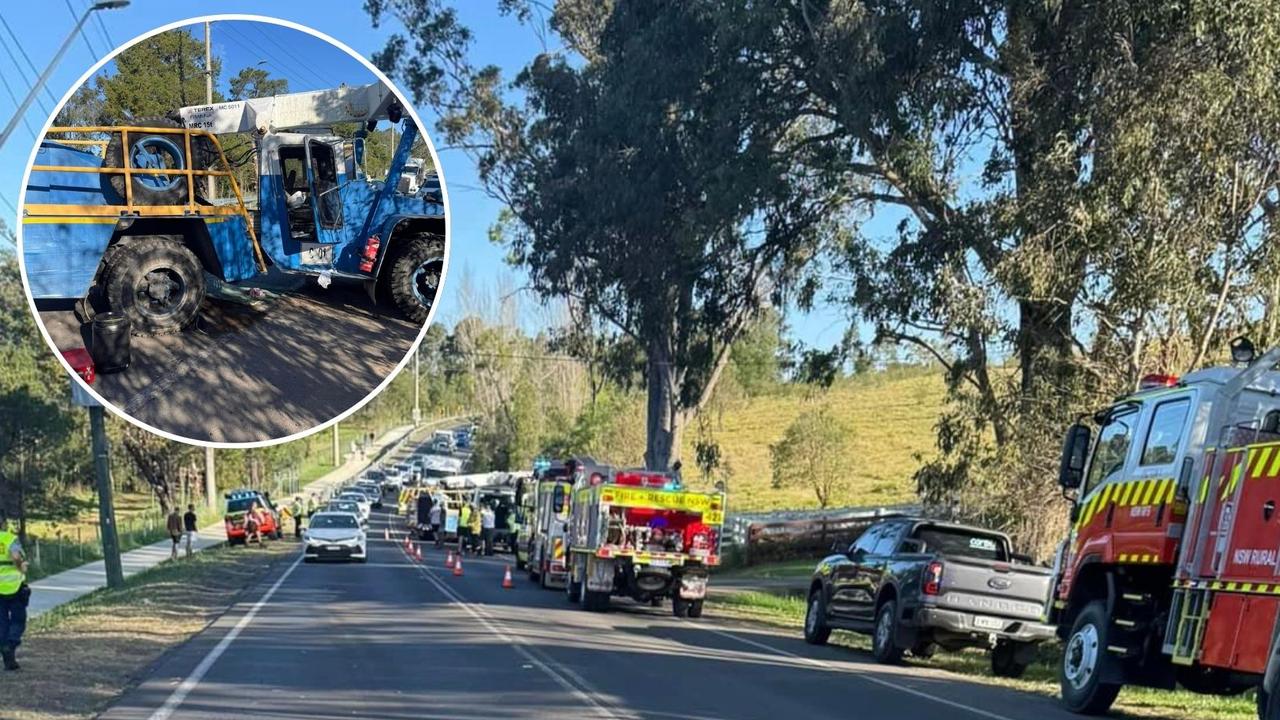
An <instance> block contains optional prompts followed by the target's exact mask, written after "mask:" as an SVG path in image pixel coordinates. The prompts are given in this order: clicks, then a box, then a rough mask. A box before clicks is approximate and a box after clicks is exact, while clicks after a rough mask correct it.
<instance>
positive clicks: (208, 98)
mask: <svg viewBox="0 0 1280 720" xmlns="http://www.w3.org/2000/svg"><path fill="white" fill-rule="evenodd" d="M212 31H213V23H211V22H209V21H208V20H205V21H204V103H205V104H206V105H212V104H213V42H212V40H211V33H212ZM205 169H206V170H212V169H213V168H205ZM205 183H206V184H207V186H208V189H207V190H206V192H205V197H206V198H208V199H210V200H212V199H213V198H214V196H215V195H217V194H218V179H217V178H216V177H214V176H212V175H210V176H208V177H206V178H205ZM211 462H212V461H211Z"/></svg>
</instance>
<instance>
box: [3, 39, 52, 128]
mask: <svg viewBox="0 0 1280 720" xmlns="http://www.w3.org/2000/svg"><path fill="white" fill-rule="evenodd" d="M0 45H3V46H4V52H5V54H6V55H8V56H9V60H11V61H12V62H13V66H14V67H15V68H17V70H18V76H19V77H21V78H22V82H23V84H24V85H26V89H27V92H30V91H31V79H30V78H28V77H27V74H26V73H25V72H23V71H22V66H21V65H19V64H18V58H17V56H16V55H14V54H13V49H12V48H11V47H9V43H0ZM36 102H37V103H38V104H39V106H40V110H41V112H43V113H44V114H45V115H48V114H49V108H48V107H46V106H45V104H44V101H43V100H41V99H40V98H39V97H36Z"/></svg>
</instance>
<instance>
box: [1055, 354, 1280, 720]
mask: <svg viewBox="0 0 1280 720" xmlns="http://www.w3.org/2000/svg"><path fill="white" fill-rule="evenodd" d="M1231 351H1232V359H1233V361H1234V362H1235V365H1234V366H1233V367H1217V368H1210V369H1205V370H1199V371H1196V372H1192V373H1190V374H1188V375H1186V376H1185V377H1182V378H1175V377H1170V376H1150V377H1148V378H1147V379H1145V380H1144V382H1143V384H1142V389H1140V390H1139V391H1138V392H1135V393H1133V394H1132V395H1128V396H1125V397H1121V398H1119V399H1118V400H1117V401H1116V402H1115V403H1114V404H1113V405H1112V406H1110V407H1108V408H1106V409H1105V410H1103V411H1101V412H1099V413H1098V414H1097V415H1096V416H1095V418H1094V420H1095V422H1096V423H1097V425H1098V426H1099V430H1098V437H1097V439H1096V441H1095V440H1093V439H1092V438H1091V435H1092V432H1091V430H1090V429H1089V427H1088V426H1086V425H1084V424H1082V423H1077V424H1076V425H1074V426H1072V427H1071V429H1070V430H1069V431H1068V433H1067V437H1066V440H1065V442H1064V445H1063V454H1062V459H1061V466H1060V470H1059V482H1060V484H1061V485H1062V486H1063V487H1064V488H1065V489H1067V490H1069V491H1075V493H1076V498H1075V503H1074V505H1073V507H1072V511H1071V517H1072V526H1071V531H1070V534H1069V536H1068V539H1067V540H1066V541H1065V542H1064V543H1063V545H1062V547H1061V548H1060V549H1059V552H1058V558H1057V560H1056V562H1055V567H1056V570H1057V576H1058V579H1057V584H1056V590H1055V594H1054V602H1053V609H1052V610H1051V613H1052V615H1051V620H1052V621H1054V622H1056V623H1057V625H1058V633H1059V635H1060V636H1061V637H1062V639H1063V641H1064V643H1065V645H1064V652H1063V657H1062V661H1061V671H1060V676H1061V677H1060V681H1061V687H1062V698H1063V701H1064V703H1065V704H1066V706H1067V707H1068V708H1069V709H1071V710H1073V711H1076V712H1080V713H1087V714H1096V713H1102V712H1105V711H1106V710H1107V709H1108V708H1109V707H1110V705H1111V703H1112V702H1113V701H1114V700H1115V697H1116V694H1117V693H1118V692H1119V690H1120V688H1121V687H1122V686H1124V685H1141V686H1147V687H1157V688H1173V687H1174V686H1175V684H1179V685H1182V686H1183V687H1185V688H1187V689H1189V690H1192V691H1195V692H1201V693H1213V694H1233V693H1239V692H1243V691H1245V690H1247V689H1250V688H1258V715H1259V717H1260V718H1262V719H1263V720H1280V684H1278V683H1277V675H1278V674H1280V647H1278V646H1277V629H1280V623H1277V608H1278V607H1280V552H1278V551H1280V514H1278V513H1277V512H1276V510H1277V507H1276V505H1277V503H1278V502H1280V371H1277V369H1276V363H1277V361H1278V360H1280V348H1277V349H1273V350H1271V351H1269V352H1267V353H1266V354H1264V355H1263V356H1262V357H1261V358H1255V353H1254V350H1253V346H1252V344H1251V343H1249V342H1248V341H1247V340H1244V339H1238V340H1236V341H1234V342H1233V343H1232V347H1231Z"/></svg>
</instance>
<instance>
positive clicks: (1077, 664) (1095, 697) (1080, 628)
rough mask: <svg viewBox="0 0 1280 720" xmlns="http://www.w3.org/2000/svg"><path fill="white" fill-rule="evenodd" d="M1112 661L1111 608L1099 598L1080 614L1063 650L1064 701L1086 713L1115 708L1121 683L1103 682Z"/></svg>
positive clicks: (1068, 705)
mask: <svg viewBox="0 0 1280 720" xmlns="http://www.w3.org/2000/svg"><path fill="white" fill-rule="evenodd" d="M1110 662H1111V656H1110V655H1108V654H1107V609H1106V605H1105V604H1104V603H1103V602H1102V601H1101V600H1095V601H1093V602H1091V603H1089V604H1088V605H1086V606H1085V607H1084V609H1083V610H1081V611H1080V615H1078V616H1077V617H1076V622H1075V624H1074V625H1072V626H1071V634H1070V635H1068V636H1067V644H1066V647H1065V648H1064V650H1063V652H1062V664H1061V668H1060V672H1059V684H1060V685H1061V689H1062V703H1063V704H1064V705H1066V707H1067V709H1068V710H1070V711H1071V712H1074V713H1080V714H1082V715H1101V714H1102V713H1105V712H1106V711H1107V710H1108V709H1109V708H1110V707H1111V704H1112V703H1114V702H1115V700H1116V696H1117V695H1119V694H1120V687H1121V686H1120V685H1119V684H1116V683H1104V682H1102V676H1103V675H1104V674H1105V672H1106V670H1107V669H1108V668H1107V666H1108V665H1109V663H1110Z"/></svg>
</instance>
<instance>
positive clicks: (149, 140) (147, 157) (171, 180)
mask: <svg viewBox="0 0 1280 720" xmlns="http://www.w3.org/2000/svg"><path fill="white" fill-rule="evenodd" d="M135 124H136V125H140V126H146V127H169V128H179V127H182V126H181V125H179V124H178V123H176V122H174V121H172V120H170V119H168V118H141V119H139V120H137V121H136V123H135ZM185 143H186V141H185V140H184V139H183V137H182V135H180V134H178V135H174V134H169V133H130V135H129V154H128V165H129V167H130V168H131V169H144V168H160V169H166V170H183V169H186V167H187V163H188V162H190V159H189V158H187V156H186V152H185V151H184V150H183V146H184V145H185ZM208 144H209V141H208V140H207V139H205V138H197V137H193V138H192V151H193V152H195V153H197V154H207V153H209V152H210V149H209V148H208V147H207V146H208ZM125 160H126V159H125V156H124V152H123V144H122V142H121V134H120V133H112V135H111V138H110V139H109V140H108V141H107V147H106V150H105V152H104V153H103V167H115V168H122V167H124V166H125ZM205 162H206V163H207V162H208V158H205ZM198 165H199V162H197V169H199V168H198ZM103 177H104V178H106V181H107V182H108V183H109V184H110V185H111V189H112V190H114V191H115V192H116V194H117V195H119V196H120V199H121V200H122V201H123V200H124V199H125V198H126V197H127V195H126V194H125V177H124V175H122V174H115V173H111V174H104V175H103ZM132 184H133V203H134V204H135V205H185V204H186V203H187V178H186V177H185V176H182V175H152V174H146V173H145V172H143V173H138V174H135V175H133V183H132ZM197 186H198V184H197ZM196 195H197V198H198V199H199V200H200V201H203V198H200V197H199V195H200V192H199V189H198V187H197V190H196ZM201 204H204V203H203V202H201Z"/></svg>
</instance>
